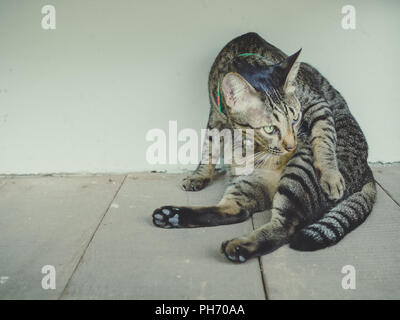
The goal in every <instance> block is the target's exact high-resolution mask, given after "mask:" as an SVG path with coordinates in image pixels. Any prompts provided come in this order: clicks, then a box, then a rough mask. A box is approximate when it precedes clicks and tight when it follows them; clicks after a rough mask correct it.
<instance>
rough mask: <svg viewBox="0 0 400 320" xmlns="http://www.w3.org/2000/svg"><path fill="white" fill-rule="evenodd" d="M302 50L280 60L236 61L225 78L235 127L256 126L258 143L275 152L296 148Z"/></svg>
mask: <svg viewBox="0 0 400 320" xmlns="http://www.w3.org/2000/svg"><path fill="white" fill-rule="evenodd" d="M299 54H300V50H299V51H298V52H296V53H295V54H293V55H292V56H289V57H288V58H286V59H285V60H284V61H282V62H281V63H278V64H276V65H272V66H267V67H263V68H262V69H260V68H259V67H258V68H257V67H254V66H251V65H248V64H246V63H244V62H243V63H241V64H238V65H237V68H236V69H237V70H238V73H236V72H231V73H228V74H226V75H225V77H224V78H223V80H222V85H221V88H222V92H223V95H224V100H225V103H226V105H227V107H228V112H229V117H230V119H231V121H232V124H233V126H234V127H236V128H241V129H249V128H252V129H253V130H254V140H255V144H256V145H260V146H262V147H264V148H266V150H267V151H268V152H269V153H270V154H274V155H284V154H286V153H288V152H292V151H294V149H295V148H296V145H297V132H298V129H299V123H300V120H301V108H300V102H299V101H298V99H297V98H296V96H295V94H294V92H295V78H296V75H297V71H298V69H299V63H297V62H296V60H297V58H298V56H299Z"/></svg>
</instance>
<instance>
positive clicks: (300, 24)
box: [0, 0, 400, 174]
mask: <svg viewBox="0 0 400 320" xmlns="http://www.w3.org/2000/svg"><path fill="white" fill-rule="evenodd" d="M46 4H52V5H53V6H54V7H55V8H56V29H55V30H44V29H43V28H42V27H41V20H42V17H43V14H42V13H41V9H42V7H43V6H44V5H46ZM347 4H351V5H353V6H354V7H355V9H356V18H357V20H356V21H357V22H356V29H355V30H344V29H343V28H342V26H341V19H342V17H343V14H342V12H341V9H342V7H343V6H344V5H347ZM399 9H400V2H398V1H384V2H381V1H377V0H376V1H365V0H364V1H328V0H325V1H320V0H318V1H317V0H309V1H301V2H300V1H288V0H284V1H272V0H268V1H267V0H263V1H255V0H254V1H253V0H252V1H246V2H243V1H218V2H216V1H206V0H204V1H154V0H152V1H145V2H143V1H117V2H113V1H105V0H97V1H77V0H70V1H60V0H52V1H41V0H35V1H30V0H21V1H12V0H3V1H1V3H0V43H1V50H0V154H1V156H0V174H31V173H32V174H36V173H53V172H64V173H72V172H131V171H141V170H155V169H156V170H161V169H167V170H174V171H176V170H179V169H184V168H187V167H190V166H183V165H169V166H168V165H165V166H161V165H160V166H156V167H155V166H154V165H151V164H149V163H148V162H147V161H146V149H147V148H148V146H149V145H150V144H151V143H150V142H148V141H146V139H145V137H146V133H147V132H148V131H149V130H150V129H152V128H160V129H164V130H165V131H167V129H168V121H169V120H177V122H178V129H183V128H194V129H195V130H197V131H198V132H199V133H200V129H201V128H204V127H205V125H206V121H207V116H208V108H209V105H208V95H207V77H208V71H209V68H210V66H211V64H212V62H213V59H214V58H215V56H216V55H217V53H218V51H219V50H220V49H221V48H222V46H223V45H224V44H225V43H226V42H227V41H229V40H230V39H232V38H233V37H235V36H237V35H240V34H242V33H245V32H248V31H256V32H258V33H259V34H260V35H261V36H263V37H264V38H265V39H266V40H268V41H269V42H271V43H272V44H274V45H276V46H277V47H279V48H281V49H282V50H283V51H285V52H286V53H293V52H295V51H296V50H298V49H299V48H303V51H302V55H301V58H300V60H301V61H305V62H309V63H311V64H312V65H314V66H315V67H317V68H318V69H319V70H320V71H321V72H322V74H323V75H325V76H326V77H327V78H328V80H330V82H331V83H332V84H333V85H334V86H335V87H336V88H337V89H338V90H339V91H340V92H341V93H342V94H343V95H344V97H345V98H346V99H347V102H348V104H349V106H350V109H351V110H352V112H353V114H354V115H355V117H356V119H357V120H358V122H359V123H360V125H361V127H362V128H363V130H364V132H365V134H366V137H367V140H368V142H369V145H370V159H369V160H370V161H383V162H392V161H399V160H400V148H398V147H399V142H398V141H399V138H400V134H399V130H398V121H399V120H398V119H399V118H400V111H399V105H400V97H399V95H398V89H397V86H398V79H397V78H398V75H399V74H400V64H399V62H398V57H399V56H400V44H399V42H398V35H397V32H398V30H399V27H400V19H399V18H400V10H399Z"/></svg>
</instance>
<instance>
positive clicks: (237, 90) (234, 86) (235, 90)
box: [222, 72, 254, 109]
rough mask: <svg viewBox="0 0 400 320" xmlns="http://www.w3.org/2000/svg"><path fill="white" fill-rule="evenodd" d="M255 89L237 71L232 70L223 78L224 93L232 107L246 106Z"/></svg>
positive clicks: (227, 102)
mask: <svg viewBox="0 0 400 320" xmlns="http://www.w3.org/2000/svg"><path fill="white" fill-rule="evenodd" d="M253 91H254V89H253V87H252V86H251V85H250V84H249V83H248V82H247V81H246V80H245V79H244V78H243V77H242V76H241V75H240V74H238V73H236V72H230V73H228V74H226V75H225V77H224V78H223V79H222V93H223V94H224V99H225V102H226V104H227V105H228V106H229V107H231V108H232V109H238V108H240V107H241V106H243V107H244V106H245V104H246V102H247V101H248V100H249V98H250V96H251V95H252V93H253Z"/></svg>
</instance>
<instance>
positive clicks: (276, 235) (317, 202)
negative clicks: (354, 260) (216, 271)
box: [221, 146, 324, 262]
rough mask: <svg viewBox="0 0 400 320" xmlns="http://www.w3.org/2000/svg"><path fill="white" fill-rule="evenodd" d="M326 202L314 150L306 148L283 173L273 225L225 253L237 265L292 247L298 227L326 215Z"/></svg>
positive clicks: (237, 242)
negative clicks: (293, 237) (321, 214)
mask: <svg viewBox="0 0 400 320" xmlns="http://www.w3.org/2000/svg"><path fill="white" fill-rule="evenodd" d="M323 199H324V195H323V193H322V190H321V188H320V187H319V183H318V179H317V176H316V174H315V171H314V168H313V155H312V151H311V147H309V146H304V147H302V148H301V150H298V151H297V152H296V154H295V155H294V156H293V157H292V159H290V160H289V162H288V164H287V166H286V168H285V169H284V171H283V172H282V176H281V178H280V180H279V183H278V188H277V191H276V193H275V195H274V197H273V201H272V217H271V220H270V222H268V223H267V224H265V225H263V226H261V227H260V228H258V229H256V230H254V231H253V232H251V233H250V234H248V235H246V236H243V237H239V238H235V239H232V240H229V241H225V242H224V243H222V245H221V252H222V253H223V254H224V255H225V256H226V257H227V258H228V259H229V260H231V261H233V262H245V261H246V260H248V259H249V258H252V257H257V256H262V255H264V254H267V253H269V252H271V251H274V250H275V249H277V248H279V247H280V246H282V245H284V244H286V243H288V242H289V239H290V237H291V236H292V235H293V234H294V233H295V231H296V230H297V229H298V227H300V226H301V225H303V224H304V223H305V222H306V221H310V220H311V219H312V218H313V217H314V216H316V215H318V214H319V212H322V210H323V208H321V206H322V204H323V203H324V200H323Z"/></svg>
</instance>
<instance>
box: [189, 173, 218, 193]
mask: <svg viewBox="0 0 400 320" xmlns="http://www.w3.org/2000/svg"><path fill="white" fill-rule="evenodd" d="M210 180H211V179H210V178H207V177H202V176H197V175H191V176H188V177H186V178H185V179H183V181H182V188H183V190H185V191H199V190H201V189H204V188H205V187H206V186H207V185H208V183H209V182H210Z"/></svg>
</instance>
